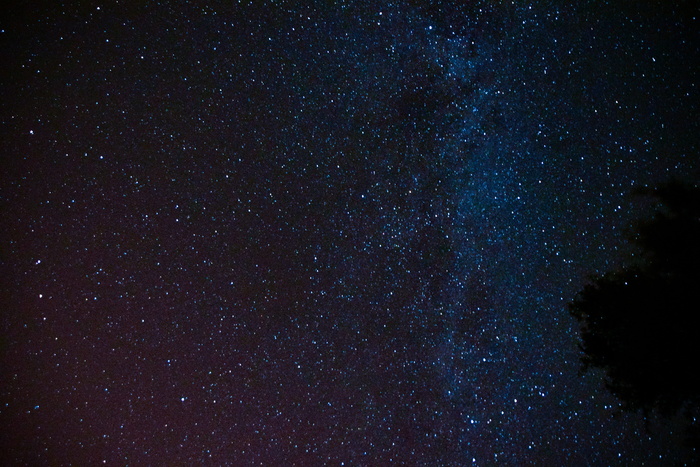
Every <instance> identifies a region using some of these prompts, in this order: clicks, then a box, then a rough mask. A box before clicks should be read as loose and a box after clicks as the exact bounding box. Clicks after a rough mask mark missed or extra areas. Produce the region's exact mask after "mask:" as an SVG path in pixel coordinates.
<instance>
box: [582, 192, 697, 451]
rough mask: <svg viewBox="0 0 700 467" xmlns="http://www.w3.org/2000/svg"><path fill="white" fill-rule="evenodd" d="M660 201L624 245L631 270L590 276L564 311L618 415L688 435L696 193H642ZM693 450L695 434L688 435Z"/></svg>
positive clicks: (692, 394) (693, 366)
mask: <svg viewBox="0 0 700 467" xmlns="http://www.w3.org/2000/svg"><path fill="white" fill-rule="evenodd" d="M639 193H640V194H644V195H652V196H653V197H655V198H657V199H658V201H660V203H661V209H660V210H659V211H658V212H657V213H656V215H655V216H654V217H653V218H651V219H650V220H645V221H642V222H639V223H638V224H637V225H636V227H635V228H634V230H633V233H632V235H631V238H630V240H631V241H632V242H633V244H635V245H636V246H637V247H638V249H639V250H640V253H641V257H640V259H639V260H637V262H636V264H634V265H633V266H629V267H626V268H624V269H622V270H619V271H615V272H609V273H607V274H604V275H602V276H598V277H595V278H594V279H593V281H592V283H590V284H589V285H587V286H586V287H585V288H584V289H583V290H582V291H581V292H580V293H579V294H578V295H577V297H576V298H575V299H574V301H573V302H572V303H571V304H570V305H569V310H570V312H571V314H572V315H573V316H574V317H575V318H576V319H577V320H578V321H579V324H580V326H581V343H580V347H581V349H582V350H583V353H584V355H583V357H582V362H583V365H584V370H585V369H588V368H590V367H598V368H601V369H602V370H603V371H604V372H605V375H606V381H605V383H606V386H607V388H608V389H609V390H610V391H611V392H612V393H613V394H615V395H616V396H617V397H618V398H619V399H620V400H621V401H622V403H623V409H626V410H631V411H638V410H642V411H643V412H644V413H645V414H649V413H650V412H652V411H656V412H658V413H659V414H661V415H662V416H665V417H671V416H673V415H675V414H677V413H678V412H679V411H680V412H681V413H682V414H685V416H686V417H687V420H688V421H689V422H690V424H691V425H694V426H692V427H691V428H692V429H693V430H695V429H697V422H695V421H694V420H696V419H697V416H698V414H699V413H700V411H699V410H698V409H699V408H700V374H699V373H698V370H699V367H698V355H699V352H698V351H699V350H700V328H698V324H697V323H698V319H697V318H698V316H699V315H700V189H698V188H697V187H689V186H684V185H682V184H680V183H678V182H670V183H667V184H665V185H662V186H660V187H658V188H656V189H647V190H640V191H639ZM690 438H694V439H692V440H691V442H692V443H693V444H697V440H698V438H697V435H693V436H690Z"/></svg>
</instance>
